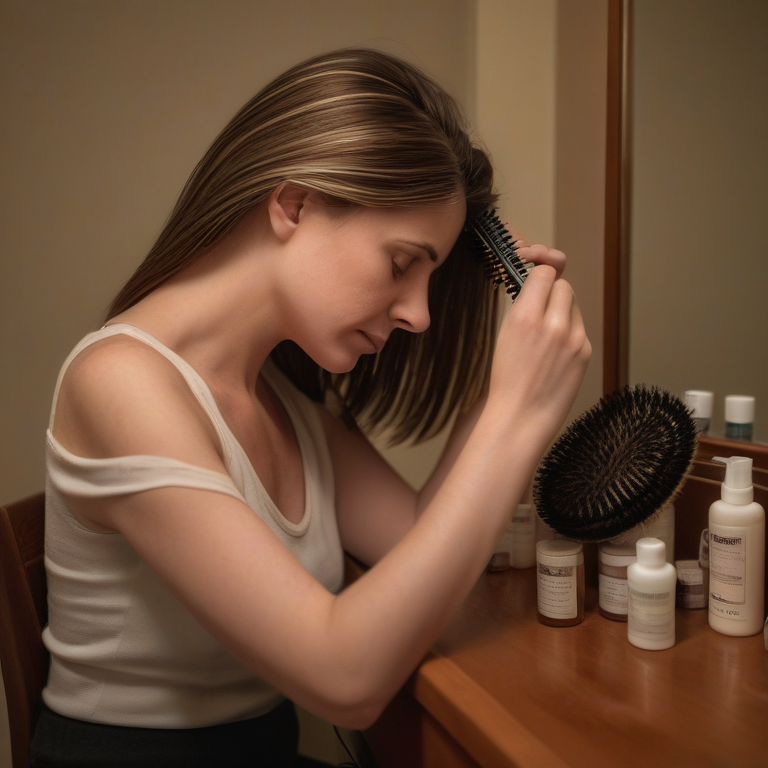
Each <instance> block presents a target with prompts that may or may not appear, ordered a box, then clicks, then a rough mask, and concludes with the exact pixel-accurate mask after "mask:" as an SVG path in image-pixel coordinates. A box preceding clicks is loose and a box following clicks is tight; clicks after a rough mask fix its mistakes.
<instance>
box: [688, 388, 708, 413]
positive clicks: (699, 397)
mask: <svg viewBox="0 0 768 768" xmlns="http://www.w3.org/2000/svg"><path fill="white" fill-rule="evenodd" d="M714 399H715V396H714V394H713V393H712V392H707V391H705V390H703V389H686V390H685V404H686V405H687V406H688V408H690V409H691V411H692V412H693V418H694V419H710V418H712V402H713V401H714Z"/></svg>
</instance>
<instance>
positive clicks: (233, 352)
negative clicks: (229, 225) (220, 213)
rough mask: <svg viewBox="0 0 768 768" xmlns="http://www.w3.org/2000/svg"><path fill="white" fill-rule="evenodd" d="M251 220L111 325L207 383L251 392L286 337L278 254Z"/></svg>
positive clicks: (253, 219)
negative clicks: (159, 347)
mask: <svg viewBox="0 0 768 768" xmlns="http://www.w3.org/2000/svg"><path fill="white" fill-rule="evenodd" d="M275 251H276V249H275V248H274V244H273V243H271V242H270V238H269V237H268V235H265V234H264V233H263V227H260V226H259V222H258V217H255V216H251V217H248V218H247V219H246V220H244V221H243V223H242V224H241V225H239V226H238V227H237V228H236V229H235V231H234V232H233V233H232V234H231V235H229V236H228V237H227V238H225V240H224V241H223V242H222V243H220V244H219V245H217V246H216V247H215V248H214V249H213V250H211V251H210V252H208V253H206V254H204V255H203V256H202V257H201V258H200V259H199V260H198V261H196V262H195V263H193V264H192V265H190V266H189V267H187V268H186V269H184V270H183V271H182V272H180V273H178V274H177V275H174V276H173V277H171V278H170V279H168V280H167V281H166V282H165V283H163V284H162V285H161V286H159V287H158V288H156V289H155V290H154V291H153V292H152V293H150V294H149V295H148V296H146V297H145V298H143V299H142V300H141V301H140V302H138V303H137V304H135V305H134V306H133V307H131V308H130V309H128V310H126V311H125V312H122V313H121V314H119V315H117V316H116V317H114V318H112V320H110V322H109V324H110V325H112V324H115V323H130V324H132V325H136V326H138V327H140V328H143V329H144V330H146V331H148V332H149V333H151V334H152V335H153V336H155V337H156V338H157V339H158V340H159V341H161V342H162V343H163V344H165V346H167V347H168V348H169V349H172V350H173V351H174V352H176V353H177V354H178V355H180V356H181V357H182V358H183V359H184V360H186V361H187V362H188V363H189V364H190V365H192V367H193V368H195V370H196V371H197V372H198V373H199V374H200V375H201V376H202V377H203V378H204V379H205V380H206V381H207V382H208V383H209V384H213V385H214V386H216V387H219V388H224V389H233V388H234V389H238V388H243V387H245V388H246V390H247V391H248V392H251V393H252V392H254V390H255V387H256V380H257V378H258V375H259V371H260V370H261V368H262V366H263V365H264V362H265V361H266V359H267V357H268V356H269V354H270V352H271V351H272V350H273V349H274V347H275V346H276V345H277V344H278V343H279V342H280V341H282V340H283V339H284V338H285V337H286V336H285V334H284V333H283V332H282V329H283V328H284V327H285V324H284V323H283V322H282V320H281V311H280V307H281V302H280V299H279V296H280V293H279V291H278V290H276V288H277V283H278V281H277V279H276V271H275V270H274V269H273V265H274V262H275V259H276V258H277V257H278V254H277V253H276V252H275Z"/></svg>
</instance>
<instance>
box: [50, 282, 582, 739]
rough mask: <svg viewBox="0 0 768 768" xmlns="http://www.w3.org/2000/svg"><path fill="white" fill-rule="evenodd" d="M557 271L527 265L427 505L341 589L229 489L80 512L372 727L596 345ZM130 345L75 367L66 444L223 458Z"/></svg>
mask: <svg viewBox="0 0 768 768" xmlns="http://www.w3.org/2000/svg"><path fill="white" fill-rule="evenodd" d="M555 278H556V273H555V270H554V269H552V268H550V267H539V268H537V269H536V270H534V271H533V273H532V275H531V276H530V277H529V278H528V281H527V282H526V286H525V288H524V291H523V293H521V296H520V298H519V299H518V301H517V302H516V304H515V305H514V307H513V309H512V311H511V312H510V314H509V316H508V317H507V319H506V320H505V323H504V326H503V328H502V330H501V334H500V336H499V342H498V345H497V350H496V355H495V358H494V364H493V372H492V376H491V385H490V391H489V395H488V400H487V402H486V404H485V406H484V407H483V409H482V411H481V412H480V413H479V415H478V418H477V422H476V424H475V425H474V428H473V429H472V430H471V432H470V433H469V434H468V436H467V437H466V441H465V442H464V444H463V446H462V448H461V450H460V451H459V453H458V455H457V456H456V458H455V460H454V461H453V463H452V465H451V467H450V469H449V470H448V471H447V473H446V475H445V477H444V479H443V480H442V482H441V483H440V484H439V487H438V488H436V490H435V492H434V494H433V495H432V497H431V499H430V500H429V501H428V503H427V504H426V505H425V507H424V509H423V511H422V513H421V514H420V516H419V517H418V519H417V520H416V521H415V522H414V523H413V525H412V527H411V528H410V530H408V532H407V533H405V534H404V535H403V536H402V538H401V539H400V540H399V541H398V542H397V543H395V544H394V545H393V546H392V547H391V548H390V550H389V551H388V553H387V554H386V555H385V556H384V557H383V558H382V559H381V560H380V561H379V562H378V563H377V565H376V566H375V567H373V568H371V569H370V570H369V571H368V572H367V573H366V574H364V575H363V576H362V577H361V578H360V579H359V580H358V581H357V582H355V583H354V584H353V585H351V586H350V587H349V588H348V589H346V590H344V591H343V592H342V593H341V594H339V595H332V594H330V593H328V592H327V590H325V589H324V588H323V587H322V586H321V585H320V584H319V583H318V582H317V581H316V580H315V579H314V578H313V577H312V576H311V575H310V574H309V573H308V572H307V571H306V570H305V569H304V568H303V567H302V566H301V565H300V563H299V562H298V561H297V560H296V559H295V558H294V556H293V555H292V554H291V553H290V552H289V551H288V550H287V549H286V548H285V547H284V546H283V545H282V544H281V543H280V542H279V541H278V540H277V538H276V537H275V536H274V535H273V534H272V532H271V531H270V530H269V528H268V527H267V526H266V525H265V524H264V523H263V521H261V520H260V518H259V517H258V516H257V515H255V514H253V512H252V511H251V510H250V509H249V508H248V507H247V506H246V505H245V504H243V503H241V502H239V501H238V500H236V499H234V498H231V497H228V496H222V495H218V494H215V493H211V492H207V491H197V490H190V489H183V488H162V489H157V490H152V491H147V492H143V493H137V494H130V495H126V496H122V497H116V498H111V499H108V500H100V502H99V504H98V506H96V505H89V504H88V503H86V502H84V501H82V500H81V501H80V502H79V503H76V504H74V506H75V507H76V512H77V513H78V514H79V515H80V517H81V519H84V520H91V521H93V522H94V523H96V524H97V525H99V526H103V527H104V528H107V529H111V530H116V531H119V532H120V533H122V534H123V535H124V536H125V538H126V539H127V540H128V541H129V542H130V543H131V545H132V546H133V547H134V548H135V549H136V551H137V552H138V553H139V555H140V556H141V557H142V559H143V560H144V561H145V562H146V563H147V564H148V566H149V567H150V568H152V569H153V570H154V571H155V572H156V573H157V574H158V575H159V576H160V578H161V579H162V580H163V581H164V582H165V583H166V584H167V585H168V587H169V589H170V590H171V591H172V592H173V593H174V594H175V595H176V597H177V598H178V599H179V600H180V601H181V602H182V603H183V604H184V605H185V606H186V607H187V608H188V610H189V611H190V612H191V613H192V614H193V615H194V616H195V617H196V618H197V619H198V620H199V621H200V623H201V624H202V625H203V626H204V627H206V628H207V629H208V631H210V632H211V633H212V635H213V636H214V637H216V638H217V639H218V640H219V641H220V642H221V643H222V645H223V646H224V647H226V648H227V649H228V650H229V651H230V652H231V653H232V654H233V655H235V656H236V657H237V658H239V659H240V660H241V661H242V662H243V663H244V664H246V665H247V666H248V667H250V668H251V669H253V670H254V672H255V673H256V674H258V675H259V676H261V677H262V678H263V679H265V680H266V681H267V682H269V683H270V684H272V685H274V686H275V687H276V688H278V689H279V690H281V691H283V692H284V693H285V694H286V695H287V696H289V697H291V698H292V699H294V700H295V701H296V702H297V703H299V704H301V705H303V706H305V707H306V708H308V709H310V710H312V711H314V712H316V713H317V714H319V715H320V716H322V717H325V718H327V719H329V720H331V721H332V722H336V723H339V724H342V725H347V726H349V727H356V728H360V727H365V726H367V725H369V724H370V723H371V722H373V720H375V719H376V717H377V716H378V714H379V713H380V712H381V710H382V708H383V707H384V706H385V705H386V704H387V702H388V701H389V700H390V699H391V697H392V696H393V695H394V694H395V693H396V692H397V690H398V689H399V688H400V687H401V686H402V684H403V683H404V682H405V680H406V679H407V677H408V675H409V674H410V673H411V672H412V670H413V669H414V668H415V666H416V665H417V664H418V662H419V661H420V659H421V658H423V656H424V654H425V653H426V651H427V650H428V649H429V647H430V646H431V644H432V643H433V642H434V640H435V639H436V637H437V636H438V634H439V633H440V631H441V630H442V629H443V627H444V626H445V624H446V622H447V621H448V618H449V617H450V615H451V614H452V613H453V611H455V610H456V608H457V607H458V605H459V604H460V603H461V602H462V601H463V600H464V598H465V597H466V595H467V594H468V592H469V590H470V589H471V587H472V585H473V584H474V582H475V581H476V579H477V577H478V575H479V574H480V573H481V572H482V570H483V568H484V567H485V565H486V563H487V561H488V557H489V556H490V553H491V551H492V549H493V546H494V545H495V543H496V541H497V540H498V538H499V535H500V533H501V531H502V530H503V528H504V526H505V525H506V523H507V520H508V516H509V509H510V504H511V503H512V501H513V500H515V499H517V498H519V497H520V495H521V494H522V492H523V490H524V488H525V486H526V484H527V482H528V479H529V477H530V475H531V473H532V471H533V469H534V467H535V465H536V462H537V461H538V459H539V456H540V455H541V453H542V452H543V450H544V448H545V447H546V445H547V444H548V442H549V441H550V439H551V438H552V436H553V435H554V434H555V432H556V431H557V429H558V428H559V426H560V424H561V422H562V420H563V419H564V417H565V415H566V414H567V411H568V409H569V407H570V405H571V403H572V401H573V398H574V397H575V394H576V391H577V389H578V385H579V383H580V381H581V378H582V376H583V372H584V368H585V366H586V361H587V358H588V350H589V345H588V342H587V341H586V337H585V336H584V329H583V325H582V324H581V319H580V316H579V314H578V310H577V309H576V307H575V304H574V303H573V297H572V292H571V289H570V287H569V286H568V285H567V284H566V283H564V282H563V281H562V280H556V279H555ZM137 354H139V355H142V354H144V353H143V352H139V353H137ZM127 357H130V356H126V355H120V356H118V357H117V358H115V359H112V360H110V359H109V354H108V351H107V353H106V354H105V355H104V358H105V359H104V360H99V356H98V355H96V356H95V358H94V360H93V361H92V364H91V365H89V366H86V367H83V368H81V374H82V375H79V376H78V375H77V374H76V373H73V378H72V379H70V381H69V383H66V382H65V386H64V387H63V391H65V400H66V401H67V406H66V407H65V408H64V411H66V410H67V409H69V415H70V417H71V418H73V421H72V422H70V423H71V424H77V425H80V426H79V427H78V429H80V430H81V432H80V434H78V435H77V437H76V438H75V439H74V440H73V442H72V443H69V444H68V443H67V441H63V442H64V444H65V446H66V447H69V448H70V450H74V451H75V452H78V453H80V454H81V455H86V456H88V455H90V456H96V457H98V456H115V455H126V454H129V453H144V454H153V453H154V454H157V453H158V452H159V451H158V450H157V448H158V446H160V447H161V448H162V454H163V455H170V456H171V457H172V458H179V459H181V460H185V461H189V462H191V463H195V464H198V465H200V466H204V467H207V468H211V469H218V470H219V471H224V467H223V464H222V462H221V457H220V456H219V455H218V452H217V449H216V446H215V443H214V442H213V441H212V440H211V439H210V438H209V436H207V435H206V434H205V427H204V426H202V422H201V421H200V420H198V418H197V416H195V415H190V414H191V413H192V411H191V410H190V408H189V407H188V404H187V403H186V402H185V401H184V399H183V397H181V396H180V395H179V391H178V388H177V387H176V385H175V383H174V382H173V381H172V380H171V379H170V378H169V376H168V375H167V373H166V372H165V370H164V369H163V370H161V366H159V365H151V364H147V363H146V361H141V360H130V359H127ZM121 361H122V362H121ZM115 403H118V404H119V405H118V407H115ZM89 414H90V416H89ZM200 418H201V419H202V418H203V417H202V416H201V417H200ZM57 420H58V417H57ZM60 439H61V438H60ZM73 445H79V446H80V449H81V450H77V449H76V448H75V447H73ZM372 490H374V491H375V489H372ZM406 496H407V494H404V495H403V498H404V499H405V498H406ZM414 498H415V497H413V496H412V497H410V503H411V504H412V505H413V504H414ZM76 501H77V500H73V502H76ZM411 508H412V509H414V507H413V506H412V507H411Z"/></svg>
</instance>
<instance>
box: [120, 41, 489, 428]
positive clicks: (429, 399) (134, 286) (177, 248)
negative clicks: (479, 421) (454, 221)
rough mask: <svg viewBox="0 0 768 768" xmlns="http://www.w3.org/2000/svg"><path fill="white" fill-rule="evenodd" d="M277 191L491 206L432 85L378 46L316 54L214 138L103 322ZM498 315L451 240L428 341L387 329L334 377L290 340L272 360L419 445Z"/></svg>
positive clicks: (472, 387)
mask: <svg viewBox="0 0 768 768" xmlns="http://www.w3.org/2000/svg"><path fill="white" fill-rule="evenodd" d="M285 182H291V183H294V184H298V185H301V186H303V187H306V188H308V189H312V190H315V191H317V192H319V193H321V194H322V195H324V196H326V197H327V198H329V199H331V200H333V201H335V202H336V203H337V204H340V205H352V206H366V207H401V206H415V205H426V204H436V203H437V204H439V203H446V202H449V201H451V200H453V199H455V198H456V196H457V194H464V195H465V197H466V201H467V210H468V215H472V214H473V213H476V212H478V211H479V210H482V209H484V208H485V207H487V206H488V205H489V204H490V203H492V202H493V200H494V199H495V196H494V193H493V191H492V170H491V166H490V162H489V160H488V158H487V156H486V154H485V153H484V152H483V151H482V150H481V149H480V148H479V147H477V146H476V145H474V144H473V142H472V141H471V140H470V138H469V135H468V132H467V128H466V125H465V121H464V118H463V116H462V114H461V111H460V109H459V107H458V105H457V104H456V102H455V101H454V100H453V99H452V98H451V97H450V96H449V95H448V94H447V93H446V92H445V91H444V90H443V89H442V88H441V87H440V86H438V85H437V84H436V83H435V82H434V81H432V80H431V79H430V78H428V77H427V76H426V75H424V74H423V73H422V72H420V71H419V70H418V69H416V68H415V67H413V66H412V65H410V64H408V63H406V62H403V61H400V60H399V59H396V58H394V57H392V56H389V55H387V54H384V53H381V52H378V51H373V50H366V49H346V50H341V51H336V52H333V53H330V54H325V55H322V56H318V57H315V58H313V59H309V60H307V61H305V62H303V63H301V64H298V65H297V66H295V67H293V68H291V69H290V70H288V71H287V72H285V73H284V74H283V75H280V76H279V77H277V78H276V79H275V80H273V81H272V82H271V83H270V84H269V85H267V86H266V87H265V88H264V89H263V90H262V91H260V92H259V93H258V94H257V95H256V96H255V97H254V98H253V99H251V101H249V102H248V103H247V104H246V105H245V106H244V107H243V108H242V109H241V110H240V111H239V112H238V113H237V115H235V117H234V118H233V119H232V121H231V122H230V123H229V125H228V126H227V127H226V128H225V129H224V130H223V131H222V133H221V134H220V135H219V136H218V137H217V139H216V140H215V141H214V143H213V144H212V145H211V147H210V149H209V150H208V151H207V152H206V154H205V156H204V157H203V159H202V160H201V161H200V163H199V164H198V165H197V167H196V168H195V170H194V171H193V173H192V175H191V176H190V178H189V181H188V182H187V184H186V186H185V187H184V189H183V191H182V193H181V195H180V197H179V200H178V202H177V204H176V206H175V207H174V209H173V211H172V213H171V216H170V217H169V220H168V222H167V223H166V225H165V227H164V228H163V230H162V232H161V233H160V236H159V237H158V239H157V242H156V243H155V245H154V246H153V247H152V249H151V250H150V252H149V254H148V255H147V257H146V259H145V260H144V262H142V264H141V265H140V266H139V268H138V269H137V270H136V272H135V273H134V275H133V276H132V277H131V278H130V280H129V281H128V282H127V283H126V285H125V286H124V287H123V289H122V290H121V291H120V293H119V294H118V295H117V297H116V298H115V300H114V302H113V303H112V306H111V307H110V309H109V313H108V318H111V317H113V316H115V315H117V314H119V313H120V312H123V311H124V310H126V309H128V308H129V307H130V306H132V305H133V304H135V303H137V302H138V301H140V300H141V299H142V298H143V297H144V296H146V295H147V294H148V293H150V292H151V291H152V290H154V289H155V288H156V287H157V286H158V285H160V284H161V283H163V282H164V281H165V280H167V279H168V278H169V277H171V276H172V275H174V274H176V273H177V272H179V271H180V270H182V269H184V268H185V267H187V266H188V265H190V264H191V263H193V262H194V261H195V260H196V259H198V258H199V257H200V256H201V255H203V254H204V253H205V252H206V251H207V250H209V249H210V248H212V247H213V246H214V245H215V244H216V243H218V242H219V241H220V240H221V239H222V238H223V237H224V236H225V235H226V234H227V233H228V232H230V231H231V230H232V229H233V228H234V227H235V226H236V225H237V223H238V222H239V221H240V220H241V219H242V218H243V216H245V215H246V214H247V213H248V212H249V211H251V210H252V209H253V208H254V207H255V206H257V205H258V204H259V203H261V202H262V201H264V200H265V199H266V198H267V197H268V196H269V195H270V193H271V192H272V191H273V190H274V189H275V188H276V187H277V186H279V185H280V184H283V183H285ZM495 308H496V302H495V301H494V300H493V299H492V293H491V289H490V286H489V284H488V283H487V281H486V280H485V279H484V277H483V272H482V269H481V268H479V267H478V265H476V264H475V263H474V261H473V260H472V258H471V257H470V256H469V255H468V254H467V253H466V252H465V248H464V245H463V243H462V241H461V238H460V241H459V243H457V246H456V247H455V248H454V251H453V252H452V253H451V255H450V256H449V258H448V260H447V261H446V263H445V264H444V265H443V266H442V267H441V268H440V269H439V270H437V271H436V272H435V274H434V277H433V279H432V282H431V285H430V313H431V315H432V325H431V327H430V329H429V330H428V331H427V332H426V333H424V334H421V335H419V336H413V335H411V334H407V333H400V332H395V333H393V334H392V337H391V338H390V340H389V342H388V343H387V345H386V347H385V349H384V350H383V351H382V352H381V353H380V354H379V355H376V356H365V357H363V358H361V359H360V361H359V363H358V365H357V366H356V368H355V369H354V370H353V371H352V372H350V373H349V374H345V375H343V376H332V375H330V374H328V373H327V372H325V371H323V370H322V369H320V368H319V367H318V366H317V365H316V364H315V363H314V362H313V361H311V360H310V359H309V358H308V357H307V356H306V354H305V353H304V352H303V351H302V350H300V349H299V348H298V347H297V346H296V345H295V344H293V343H291V342H284V343H283V344H281V345H280V346H279V347H278V348H277V349H276V350H275V352H274V353H273V357H274V358H275V360H276V361H277V363H278V365H280V367H281V368H282V369H283V370H284V371H285V372H286V373H287V374H288V375H289V377H290V378H291V379H292V380H293V381H294V383H296V385H297V386H298V387H299V388H300V389H302V390H303V391H304V392H305V393H307V394H308V395H309V396H311V397H313V398H315V399H318V400H320V399H322V398H323V397H324V396H325V394H326V393H327V392H328V390H330V389H333V390H334V391H336V393H337V394H338V395H339V396H340V397H341V398H342V402H343V404H344V407H345V408H346V409H347V411H348V412H349V413H350V414H351V415H352V416H353V417H355V418H356V419H358V420H359V421H361V422H362V423H363V426H366V425H367V426H368V427H375V426H381V425H388V426H390V427H392V428H393V430H394V432H393V436H394V440H395V441H401V440H404V439H406V438H408V437H411V436H414V437H416V438H417V439H418V438H423V437H426V436H427V435H429V434H432V433H434V432H435V431H437V430H439V429H440V428H442V427H443V426H444V425H445V423H446V422H447V420H448V419H449V418H450V416H451V414H452V413H453V412H455V410H456V409H457V408H462V407H466V406H467V405H468V404H469V403H470V402H471V401H473V400H474V399H476V398H477V397H478V396H479V395H480V393H481V391H482V390H483V388H484V387H485V383H486V381H487V375H488V368H489V364H490V349H491V346H492V339H493V332H494V328H495V314H496V309H495Z"/></svg>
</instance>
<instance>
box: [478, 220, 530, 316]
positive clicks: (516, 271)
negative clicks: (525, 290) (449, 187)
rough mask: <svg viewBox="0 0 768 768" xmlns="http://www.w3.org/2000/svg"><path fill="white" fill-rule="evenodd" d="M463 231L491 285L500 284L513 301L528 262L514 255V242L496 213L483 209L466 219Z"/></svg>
mask: <svg viewBox="0 0 768 768" xmlns="http://www.w3.org/2000/svg"><path fill="white" fill-rule="evenodd" d="M464 231H465V232H466V234H467V235H468V241H469V244H470V246H471V248H472V251H473V252H474V254H475V256H476V258H477V260H478V261H479V262H481V263H482V264H484V265H485V273H486V275H487V277H488V279H489V280H490V281H491V282H492V283H493V284H494V286H497V287H498V286H499V285H502V284H503V285H504V286H505V288H506V292H507V293H508V294H510V296H511V297H512V301H514V300H515V299H516V298H517V296H518V294H519V293H520V289H521V288H522V286H523V282H524V281H525V278H526V277H528V273H529V272H530V270H531V268H532V266H533V265H532V264H530V263H528V262H526V261H524V260H523V259H521V258H520V257H519V256H518V255H517V248H516V247H515V241H514V240H513V239H512V236H511V235H510V234H509V232H508V231H507V228H506V227H505V226H504V224H502V222H501V221H500V220H499V218H498V217H497V216H496V210H495V209H491V210H487V211H483V213H481V214H480V215H479V216H476V217H475V218H474V219H472V220H471V221H469V222H467V225H466V226H465V227H464Z"/></svg>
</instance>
